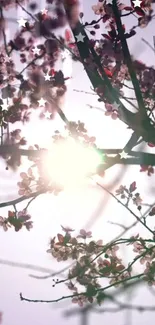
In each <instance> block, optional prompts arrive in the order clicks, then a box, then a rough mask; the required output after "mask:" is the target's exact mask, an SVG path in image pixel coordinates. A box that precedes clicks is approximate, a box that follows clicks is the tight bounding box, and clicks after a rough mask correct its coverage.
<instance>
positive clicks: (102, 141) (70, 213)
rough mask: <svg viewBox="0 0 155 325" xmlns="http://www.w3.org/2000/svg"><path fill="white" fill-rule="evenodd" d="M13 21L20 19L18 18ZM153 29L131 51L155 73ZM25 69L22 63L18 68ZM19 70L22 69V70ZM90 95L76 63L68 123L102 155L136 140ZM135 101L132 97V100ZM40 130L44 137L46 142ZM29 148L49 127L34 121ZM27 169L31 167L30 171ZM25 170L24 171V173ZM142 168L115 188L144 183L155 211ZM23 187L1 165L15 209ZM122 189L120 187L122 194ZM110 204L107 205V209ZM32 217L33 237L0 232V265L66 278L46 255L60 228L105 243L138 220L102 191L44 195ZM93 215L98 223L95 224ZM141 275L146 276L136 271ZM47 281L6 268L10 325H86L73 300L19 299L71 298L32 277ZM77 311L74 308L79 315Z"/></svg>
mask: <svg viewBox="0 0 155 325" xmlns="http://www.w3.org/2000/svg"><path fill="white" fill-rule="evenodd" d="M93 4H95V1H92V0H89V1H88V0H87V1H86V0H85V1H84V3H83V8H84V13H85V21H87V20H91V19H93V18H94V15H93V12H92V10H91V9H90V8H91V6H92V5H93ZM43 8H44V3H42V4H40V9H43ZM11 15H12V17H13V15H14V17H15V12H14V11H12V12H11ZM18 15H19V16H24V15H23V12H22V11H19V13H18ZM125 21H126V28H127V29H128V28H129V27H131V26H132V25H133V24H135V23H136V19H135V18H134V17H132V18H131V17H128V18H127V19H126V20H125ZM154 26H155V23H154V21H153V22H152V23H150V25H149V26H148V27H147V28H145V29H138V34H137V35H136V36H135V37H133V38H132V39H130V40H129V46H130V49H131V52H132V54H133V55H134V56H135V57H136V58H138V59H140V60H143V61H144V62H145V63H147V64H149V65H150V66H151V65H154V62H155V55H154V53H153V52H152V51H151V50H150V49H149V48H148V47H147V46H146V45H145V44H144V43H143V42H142V41H141V37H144V38H145V39H147V41H149V42H150V43H151V44H153V29H154ZM9 28H10V29H9V31H8V37H9V33H10V30H11V31H12V30H13V29H15V25H14V24H11V25H10V27H9ZM18 64H19V63H18ZM19 70H20V65H19ZM75 88H76V89H79V90H86V91H91V90H90V84H89V81H88V79H87V76H86V74H85V72H84V71H83V67H82V66H81V65H80V64H79V63H73V79H72V82H71V83H70V84H69V86H68V93H67V96H66V103H65V107H64V111H65V113H66V115H67V117H68V119H71V120H73V119H75V120H78V119H80V120H81V121H84V122H86V125H87V129H88V130H89V133H90V134H92V135H95V136H96V137H97V143H98V145H99V146H102V147H107V148H108V147H109V148H117V147H120V148H123V146H124V145H125V144H126V141H127V139H128V137H129V135H130V131H129V130H127V129H126V126H125V125H123V124H122V123H121V122H119V121H117V122H116V121H112V120H111V119H110V118H108V117H105V116H104V113H103V112H102V111H100V110H90V109H89V108H88V106H87V104H91V105H93V104H94V106H97V107H100V108H102V104H100V103H98V102H97V99H96V96H91V95H85V94H82V93H76V92H73V89H75ZM127 95H129V93H127ZM40 128H41V129H42V130H43V132H42V134H41V132H40ZM58 128H59V129H62V128H63V124H62V121H61V120H60V119H59V117H57V119H56V121H55V122H54V123H53V124H52V130H55V129H58ZM24 134H25V135H26V137H27V138H28V140H29V143H31V144H35V143H41V145H42V144H44V143H46V139H48V138H49V136H50V135H51V134H52V131H51V124H50V122H48V121H47V122H40V121H38V120H37V119H36V116H35V115H34V116H33V118H32V120H31V123H30V124H29V125H26V126H25V127H24V128H23V135H24ZM24 166H25V167H26V163H25V165H24ZM21 170H24V168H22V169H21ZM119 171H120V167H118V166H115V167H114V168H113V169H112V170H108V172H107V176H106V178H105V180H104V184H105V183H106V184H109V183H111V182H113V181H114V180H115V179H116V178H117V176H118V175H119ZM138 171H139V167H130V168H128V170H127V171H126V173H125V174H124V176H123V179H121V177H120V176H119V179H118V180H117V182H116V185H117V184H118V185H119V184H127V185H128V184H130V183H131V182H132V181H134V180H136V181H137V186H138V190H139V191H140V193H141V196H142V197H144V202H145V203H146V202H147V203H150V204H151V203H153V200H154V193H155V187H154V176H152V177H151V179H149V178H148V177H147V176H146V175H145V174H142V173H139V172H138ZM18 180H19V172H17V173H15V174H13V173H12V172H11V171H5V164H4V162H3V161H0V202H3V201H8V200H10V199H13V198H16V197H17V196H18V194H17V186H16V183H17V181H18ZM118 185H117V186H118ZM107 203H108V204H107ZM24 206H25V204H24V203H21V204H19V205H18V209H22V208H23V207H24ZM7 211H8V208H7V209H1V211H0V215H3V216H5V215H7ZM29 212H30V213H31V214H32V215H33V221H34V229H32V230H31V231H30V232H27V231H26V230H22V231H20V232H19V233H15V232H14V231H13V230H9V231H8V232H7V233H4V232H3V231H2V230H0V247H1V254H0V261H2V259H3V260H4V259H5V260H11V261H15V262H21V263H29V264H35V265H40V266H42V267H47V268H50V269H52V270H60V268H63V267H64V266H65V265H66V264H65V263H57V262H56V261H54V260H53V259H52V258H51V257H50V255H48V254H47V253H46V250H47V248H48V242H49V239H50V238H51V237H52V236H54V235H55V234H56V233H57V232H60V231H61V228H60V225H61V224H62V225H69V226H71V227H73V228H74V229H76V232H78V230H79V229H80V228H82V227H84V226H85V225H86V224H87V223H88V221H89V222H90V228H91V230H92V231H93V234H94V238H95V239H100V238H102V239H103V240H104V241H105V242H107V241H109V240H111V239H112V238H113V237H115V236H116V235H117V234H118V233H119V232H120V229H119V228H117V227H115V226H112V225H110V224H109V223H108V220H111V221H115V222H123V223H124V224H126V225H130V224H131V223H132V222H133V221H134V219H133V218H132V217H131V215H130V214H129V213H128V212H127V211H125V209H124V208H122V207H121V206H120V205H118V204H117V203H116V202H115V201H114V200H113V199H111V198H109V196H108V195H107V194H105V193H104V192H103V191H101V190H100V189H97V188H95V187H93V186H89V187H85V188H84V189H82V190H81V189H77V190H74V191H72V193H64V194H61V195H60V196H58V197H52V196H49V195H43V196H42V197H40V198H38V199H36V201H34V202H33V203H32V204H31V206H30V208H29ZM94 215H95V216H96V218H95V220H94V218H93V217H94ZM151 224H152V226H154V221H153V219H151V222H150V225H151ZM137 232H140V233H141V235H144V236H148V235H149V234H148V233H147V232H146V231H145V229H143V228H141V227H138V228H137V229H135V230H134V231H132V233H133V234H136V233H137ZM122 253H123V255H124V259H125V261H128V260H129V257H130V255H129V254H130V253H128V254H127V253H126V252H125V251H124V252H122ZM137 271H140V270H139V269H137ZM30 273H31V274H35V275H45V274H46V273H38V272H35V271H29V270H26V269H21V268H13V267H9V266H5V265H3V264H0V310H1V311H3V313H4V318H3V325H11V324H13V325H43V324H44V325H51V324H52V325H56V324H60V325H63V324H64V325H65V324H66V325H77V324H80V317H78V316H74V318H64V311H65V310H67V309H69V310H70V309H71V308H72V306H73V305H72V304H71V302H70V300H65V301H64V302H60V303H57V304H52V305H47V304H33V303H26V302H21V301H20V299H19V293H20V292H22V293H23V295H24V296H26V297H29V298H32V299H55V298H58V297H60V296H62V295H67V294H69V293H70V292H69V291H68V290H67V289H66V288H65V286H64V285H63V284H62V285H59V286H56V287H55V288H53V287H52V284H53V282H52V279H49V280H36V279H33V278H31V277H29V274H30ZM124 299H125V301H130V302H131V297H130V296H128V295H127V296H125V297H123V300H124ZM154 300H155V299H154V296H152V295H151V294H150V292H149V290H148V289H144V288H139V289H136V290H135V291H134V294H133V298H132V301H133V302H134V303H136V304H149V305H150V304H153V303H154ZM74 307H75V306H73V308H74ZM153 317H154V314H153V313H148V312H146V313H143V314H139V313H137V312H133V313H132V320H130V319H129V315H128V314H126V312H122V313H117V314H116V315H115V314H104V315H102V314H100V315H97V314H93V313H91V314H90V317H89V324H90V325H94V323H97V322H98V323H101V324H102V323H104V324H113V323H115V324H118V325H127V324H129V322H128V321H129V320H130V324H132V325H144V324H145V325H146V323H147V324H148V325H153V324H154V320H153Z"/></svg>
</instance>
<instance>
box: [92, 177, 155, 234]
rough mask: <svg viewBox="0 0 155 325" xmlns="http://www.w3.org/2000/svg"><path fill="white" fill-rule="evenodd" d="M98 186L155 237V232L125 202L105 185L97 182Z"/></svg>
mask: <svg viewBox="0 0 155 325" xmlns="http://www.w3.org/2000/svg"><path fill="white" fill-rule="evenodd" d="M96 184H97V185H98V186H99V187H101V188H102V189H103V190H104V191H106V192H107V193H109V194H110V195H111V196H112V197H113V198H114V199H115V200H116V201H117V202H118V203H120V204H121V205H122V206H123V207H125V208H126V209H127V210H128V211H129V212H130V213H131V214H132V215H133V216H134V217H135V218H136V219H137V221H138V222H140V223H141V224H142V225H143V226H144V227H145V228H146V229H147V230H148V231H149V232H151V234H152V235H153V236H154V235H155V232H154V231H153V230H152V229H150V228H149V227H148V226H147V225H146V224H145V223H144V222H143V221H142V220H141V218H139V217H138V216H137V215H136V214H135V213H134V212H133V211H132V210H131V209H130V208H129V207H128V206H125V204H124V203H123V202H121V201H120V200H119V199H118V198H117V197H116V196H115V195H114V194H113V193H111V192H110V191H109V190H108V189H107V188H106V187H105V186H104V185H101V184H99V183H98V182H96Z"/></svg>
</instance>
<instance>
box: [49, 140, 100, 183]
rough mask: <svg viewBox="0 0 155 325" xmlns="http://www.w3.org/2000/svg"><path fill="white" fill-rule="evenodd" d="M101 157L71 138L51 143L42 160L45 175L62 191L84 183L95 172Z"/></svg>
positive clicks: (95, 151)
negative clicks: (61, 188)
mask: <svg viewBox="0 0 155 325" xmlns="http://www.w3.org/2000/svg"><path fill="white" fill-rule="evenodd" d="M100 163H101V156H100V155H99V153H98V152H97V150H95V149H94V148H92V147H90V146H85V145H83V144H82V143H81V142H79V141H76V140H75V139H74V138H72V137H68V138H67V139H65V141H64V140H63V141H59V142H58V143H53V144H52V146H51V147H50V150H49V152H48V155H47V157H46V158H45V160H44V168H45V171H46V175H48V177H49V178H50V179H51V181H52V182H54V183H55V184H58V185H59V186H62V187H63V188H64V189H66V188H72V187H74V188H75V187H76V186H78V185H82V183H85V182H86V180H87V178H88V176H91V175H92V174H94V173H95V172H96V169H97V166H98V165H99V164H100Z"/></svg>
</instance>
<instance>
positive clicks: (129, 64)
mask: <svg viewBox="0 0 155 325" xmlns="http://www.w3.org/2000/svg"><path fill="white" fill-rule="evenodd" d="M113 10H114V14H115V20H116V25H117V29H118V34H119V38H120V41H121V44H122V51H123V54H124V60H125V62H126V65H127V67H128V71H129V74H130V77H131V80H132V84H133V86H134V90H135V95H136V99H137V103H138V106H139V110H140V111H141V113H142V120H143V121H145V122H146V121H147V120H148V116H147V113H146V110H145V106H144V101H143V97H142V94H141V91H140V87H139V83H138V80H137V77H136V73H135V71H134V68H133V64H132V60H131V56H130V52H129V48H128V45H127V41H126V38H125V35H124V30H123V26H122V22H121V19H120V15H119V11H118V7H117V3H116V1H115V0H113Z"/></svg>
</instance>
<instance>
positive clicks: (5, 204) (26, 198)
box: [0, 188, 48, 208]
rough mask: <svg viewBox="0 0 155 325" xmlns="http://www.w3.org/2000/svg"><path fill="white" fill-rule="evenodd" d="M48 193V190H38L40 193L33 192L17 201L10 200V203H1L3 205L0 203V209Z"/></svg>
mask: <svg viewBox="0 0 155 325" xmlns="http://www.w3.org/2000/svg"><path fill="white" fill-rule="evenodd" d="M47 191H48V189H47V188H46V189H44V190H40V191H37V192H33V193H31V194H29V195H27V196H26V195H24V196H21V197H19V198H18V199H15V200H11V201H8V202H3V203H0V208H4V207H8V206H10V205H13V206H14V205H16V204H18V203H20V202H22V201H25V200H28V199H30V198H37V197H38V196H39V195H41V194H44V193H46V192H47Z"/></svg>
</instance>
